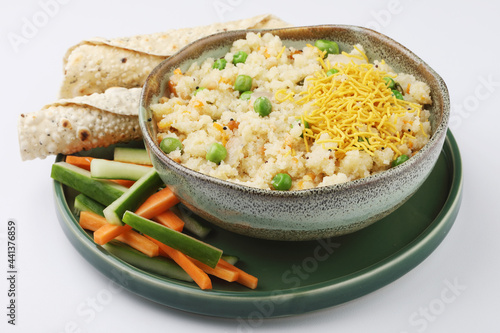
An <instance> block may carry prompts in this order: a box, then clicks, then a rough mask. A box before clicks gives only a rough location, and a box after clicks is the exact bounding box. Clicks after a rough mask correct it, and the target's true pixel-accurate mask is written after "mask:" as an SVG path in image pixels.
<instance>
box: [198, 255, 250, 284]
mask: <svg viewBox="0 0 500 333" xmlns="http://www.w3.org/2000/svg"><path fill="white" fill-rule="evenodd" d="M189 259H191V261H192V262H193V263H194V264H195V265H196V266H198V267H199V268H201V269H202V270H203V271H204V272H205V273H207V274H210V275H213V276H217V277H218V278H221V279H222V280H225V281H228V282H233V281H236V280H238V276H239V275H240V274H239V273H238V272H236V271H235V270H232V269H229V268H226V267H224V266H223V265H219V264H217V266H215V268H212V267H210V266H208V265H205V264H204V263H202V262H199V261H198V260H196V259H193V258H189Z"/></svg>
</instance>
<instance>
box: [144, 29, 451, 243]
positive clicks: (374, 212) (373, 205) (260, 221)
mask: <svg viewBox="0 0 500 333" xmlns="http://www.w3.org/2000/svg"><path fill="white" fill-rule="evenodd" d="M254 31H257V30H254ZM260 31H261V32H271V33H273V34H275V35H278V36H280V38H281V39H282V41H283V42H284V44H285V45H287V46H294V47H296V48H302V47H303V46H304V45H305V44H306V43H310V44H313V43H314V41H315V40H317V39H329V40H334V41H336V42H338V43H339V45H340V47H341V49H343V50H346V51H350V50H351V48H352V45H354V44H357V43H360V44H362V45H363V46H364V48H365V50H366V51H367V53H366V54H367V56H368V58H369V59H370V61H373V60H375V59H379V60H381V59H384V60H385V61H386V62H387V63H388V64H390V65H391V66H392V67H393V68H394V69H395V70H396V71H397V72H403V73H408V74H412V75H414V76H415V77H416V78H417V79H419V80H422V81H424V82H426V83H427V84H428V85H429V86H430V88H431V97H432V101H433V104H432V105H431V106H429V107H427V109H429V110H430V112H431V124H432V132H433V134H432V137H431V139H430V141H429V143H428V144H427V145H426V146H425V147H424V148H423V149H421V150H420V151H419V152H418V153H417V154H415V156H413V157H412V158H410V159H409V160H408V161H407V162H405V163H403V164H401V165H399V166H397V167H394V168H391V169H389V170H388V171H385V172H382V173H379V174H376V175H373V176H369V177H366V178H363V179H358V180H355V181H351V182H347V183H343V184H338V185H332V186H326V187H320V188H314V189H307V190H300V191H289V192H284V191H270V190H262V189H256V188H252V187H247V186H242V185H239V184H235V183H232V182H228V181H224V180H220V179H217V178H213V177H210V176H207V175H204V174H201V173H199V172H196V171H193V170H190V169H188V168H186V167H184V166H182V165H180V164H178V163H176V162H174V161H173V160H171V159H170V158H168V157H167V156H166V155H165V154H164V153H163V152H162V151H161V150H160V148H159V146H158V144H157V141H156V139H155V138H156V134H157V128H156V124H155V122H154V121H151V118H152V112H151V110H150V108H149V105H151V104H152V103H156V102H157V101H158V99H159V98H161V97H162V96H165V95H169V90H168V85H167V82H168V78H169V77H170V76H171V75H172V73H173V71H174V69H176V68H180V69H181V70H182V71H185V70H187V68H188V67H189V66H190V64H191V63H193V62H194V61H203V60H204V59H206V58H208V57H214V58H218V57H221V56H223V55H224V54H226V53H227V52H228V51H229V49H230V47H231V45H232V43H233V42H234V41H235V40H238V39H242V38H245V35H246V33H247V32H248V31H230V32H223V33H220V34H215V35H211V36H208V37H206V38H203V39H200V40H198V41H196V42H194V43H192V44H190V45H188V46H186V47H185V48H184V49H182V50H181V51H179V52H178V53H177V54H175V55H173V56H171V57H170V58H168V59H167V60H165V61H163V62H162V63H161V64H160V65H158V66H157V67H156V68H155V69H154V70H153V71H152V72H151V74H150V75H149V77H148V79H147V81H146V84H145V85H144V88H143V91H142V97H141V103H140V111H139V122H140V126H141V129H142V132H143V137H144V142H145V145H146V147H147V148H148V150H149V152H150V155H151V159H152V162H153V165H154V167H155V168H156V169H157V170H158V172H159V174H160V176H161V177H162V179H163V180H164V181H165V183H166V184H168V186H169V187H170V188H171V189H172V190H173V191H174V193H175V194H176V195H177V196H178V197H179V199H180V200H181V202H183V203H184V204H185V205H186V206H188V207H189V208H190V209H191V210H193V211H194V212H195V213H196V214H198V215H200V216H201V217H203V218H205V219H207V220H208V221H211V222H212V223H214V224H216V225H219V226H220V227H222V228H224V229H227V230H229V231H232V232H235V233H239V234H243V235H247V236H252V237H257V238H264V239H271V240H288V241H298V240H311V239H318V238H325V237H332V236H338V235H343V234H347V233H351V232H355V231H357V230H360V229H362V228H364V227H366V226H368V225H370V224H372V223H374V222H375V221H377V220H379V219H381V218H382V217H384V216H386V215H388V214H390V213H391V212H393V211H394V210H395V209H397V208H398V207H399V206H401V205H402V204H403V203H404V202H405V201H406V200H407V199H408V198H409V197H410V196H411V195H412V194H413V193H415V191H416V190H417V189H418V188H419V187H420V185H421V184H422V183H423V182H424V180H425V179H426V178H427V176H428V175H429V174H430V172H431V170H432V168H433V167H434V165H435V163H436V161H437V158H438V156H439V154H440V152H441V149H442V147H443V143H444V139H445V136H446V130H447V127H448V119H449V111H450V101H449V95H448V90H447V88H446V85H445V83H444V81H443V80H442V79H441V77H440V76H439V75H438V74H437V73H436V72H435V71H434V70H433V69H431V68H430V67H429V66H428V65H427V64H426V63H425V62H424V61H422V60H421V59H420V58H419V57H417V56H416V55H415V54H413V53H412V52H411V51H410V50H408V49H407V48H405V47H404V46H402V45H401V44H399V43H397V42H396V41H394V40H392V39H390V38H389V37H387V36H384V35H382V34H380V33H378V32H375V31H373V30H369V29H366V28H362V27H356V26H346V25H322V26H311V27H295V28H284V29H271V30H260ZM401 223H404V221H401Z"/></svg>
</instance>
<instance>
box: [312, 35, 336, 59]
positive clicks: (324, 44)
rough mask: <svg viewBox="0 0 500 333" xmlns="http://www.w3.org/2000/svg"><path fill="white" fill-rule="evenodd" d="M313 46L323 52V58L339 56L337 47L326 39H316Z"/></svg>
mask: <svg viewBox="0 0 500 333" xmlns="http://www.w3.org/2000/svg"><path fill="white" fill-rule="evenodd" d="M314 46H316V47H317V48H318V49H320V50H321V51H323V52H325V51H326V54H325V56H328V55H329V54H339V53H340V50H339V45H338V44H337V43H335V42H332V41H330V40H326V39H318V40H317V41H316V43H314Z"/></svg>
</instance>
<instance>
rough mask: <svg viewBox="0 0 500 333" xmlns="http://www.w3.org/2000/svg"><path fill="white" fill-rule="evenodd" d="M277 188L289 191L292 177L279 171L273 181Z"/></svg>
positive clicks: (272, 183)
mask: <svg viewBox="0 0 500 333" xmlns="http://www.w3.org/2000/svg"><path fill="white" fill-rule="evenodd" d="M271 185H273V187H274V189H275V190H278V191H288V190H289V189H290V188H291V187H292V177H290V175H288V174H286V173H278V174H277V175H276V176H274V177H273V180H272V181H271Z"/></svg>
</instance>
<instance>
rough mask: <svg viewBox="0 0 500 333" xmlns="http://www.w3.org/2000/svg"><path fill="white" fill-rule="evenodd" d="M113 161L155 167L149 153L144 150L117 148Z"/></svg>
mask: <svg viewBox="0 0 500 333" xmlns="http://www.w3.org/2000/svg"><path fill="white" fill-rule="evenodd" d="M113 159H114V160H115V161H119V162H127V163H135V164H142V165H153V164H152V163H151V159H150V158H149V154H148V151H147V150H146V149H143V148H130V147H115V150H114V157H113Z"/></svg>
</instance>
